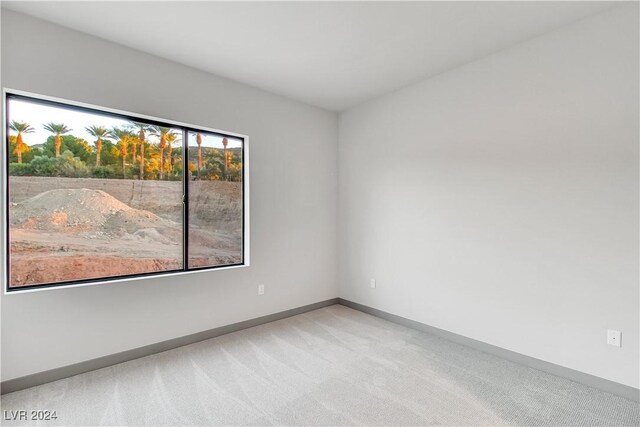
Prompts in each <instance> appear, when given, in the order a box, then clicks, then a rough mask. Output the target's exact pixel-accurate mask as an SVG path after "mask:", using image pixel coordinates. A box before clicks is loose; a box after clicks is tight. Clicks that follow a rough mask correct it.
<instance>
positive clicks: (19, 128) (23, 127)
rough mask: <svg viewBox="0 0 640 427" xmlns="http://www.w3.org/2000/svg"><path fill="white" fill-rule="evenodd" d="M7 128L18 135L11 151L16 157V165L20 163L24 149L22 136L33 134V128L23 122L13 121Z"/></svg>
mask: <svg viewBox="0 0 640 427" xmlns="http://www.w3.org/2000/svg"><path fill="white" fill-rule="evenodd" d="M9 128H10V129H11V130H13V131H15V132H17V133H18V136H17V143H16V148H15V149H14V150H13V152H14V153H15V154H16V156H17V157H18V163H22V153H24V151H25V149H26V145H25V143H24V141H23V140H22V135H23V134H25V133H31V132H33V128H32V127H31V126H30V125H29V124H27V123H25V122H17V121H15V120H12V121H11V124H10V125H9Z"/></svg>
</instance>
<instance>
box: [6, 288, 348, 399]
mask: <svg viewBox="0 0 640 427" xmlns="http://www.w3.org/2000/svg"><path fill="white" fill-rule="evenodd" d="M337 303H338V298H332V299H329V300H326V301H320V302H317V303H314V304H309V305H305V306H303V307H298V308H293V309H291V310H285V311H281V312H279V313H273V314H269V315H267V316H262V317H256V318H255V319H249V320H245V321H243V322H238V323H234V324H232V325H226V326H221V327H219V328H214V329H209V330H207V331H203V332H197V333H195V334H191V335H185V336H183V337H178V338H174V339H170V340H167V341H162V342H159V343H155V344H150V345H146V346H144V347H138V348H134V349H131V350H126V351H123V352H120V353H115V354H110V355H108V356H103V357H98V358H96V359H91V360H86V361H84V362H79V363H75V364H73V365H68V366H63V367H60V368H55V369H51V370H48V371H43V372H38V373H36V374H32V375H27V376H24V377H20V378H14V379H11V380H7V381H3V382H2V383H1V384H0V393H1V394H6V393H11V392H14V391H18V390H24V389H26V388H29V387H34V386H37V385H41V384H45V383H50V382H52V381H57V380H61V379H63V378H68V377H72V376H74V375H79V374H82V373H84V372H89V371H94V370H96V369H101V368H106V367H108V366H112V365H116V364H118V363H123V362H127V361H129V360H133V359H138V358H140V357H145V356H150V355H152V354H156V353H161V352H163V351H167V350H171V349H174V348H177V347H182V346H184V345H188V344H193V343H196V342H198V341H204V340H207V339H210V338H215V337H219V336H220V335H225V334H229V333H231V332H236V331H240V330H242V329H247V328H252V327H254V326H258V325H262V324H265V323H269V322H274V321H276V320H280V319H285V318H287V317H291V316H295V315H297V314H302V313H306V312H307V311H312V310H317V309H319V308H322V307H327V306H329V305H334V304H337Z"/></svg>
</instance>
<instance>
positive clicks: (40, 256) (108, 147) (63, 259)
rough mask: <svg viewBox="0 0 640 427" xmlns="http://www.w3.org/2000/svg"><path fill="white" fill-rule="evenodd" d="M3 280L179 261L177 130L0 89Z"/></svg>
mask: <svg viewBox="0 0 640 427" xmlns="http://www.w3.org/2000/svg"><path fill="white" fill-rule="evenodd" d="M7 120H8V124H9V127H10V132H9V140H8V141H7V143H8V148H9V151H8V153H7V154H8V156H9V168H8V172H9V180H8V189H9V244H10V258H9V272H10V283H9V287H11V288H16V287H21V286H28V285H38V284H53V283H59V282H67V281H77V280H87V279H98V278H109V277H118V276H128V275H135V274H143V273H154V272H161V271H171V270H181V269H182V268H183V261H182V260H183V244H182V242H183V231H182V229H183V228H182V227H183V226H182V224H183V218H182V209H183V207H182V195H183V183H182V165H183V161H182V148H181V147H182V145H181V144H182V142H181V138H182V131H181V130H179V129H172V128H161V127H156V126H150V125H147V124H144V123H135V122H131V121H127V120H125V119H124V118H121V117H120V116H117V115H111V114H108V113H97V112H94V111H93V110H85V109H79V108H67V107H64V106H61V105H57V104H51V103H46V102H42V101H37V100H32V99H30V98H22V97H13V96H11V97H8V98H7Z"/></svg>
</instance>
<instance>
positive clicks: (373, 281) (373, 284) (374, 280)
mask: <svg viewBox="0 0 640 427" xmlns="http://www.w3.org/2000/svg"><path fill="white" fill-rule="evenodd" d="M370 283H371V289H375V288H376V279H371V282H370Z"/></svg>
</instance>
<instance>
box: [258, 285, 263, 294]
mask: <svg viewBox="0 0 640 427" xmlns="http://www.w3.org/2000/svg"><path fill="white" fill-rule="evenodd" d="M258 295H264V285H258Z"/></svg>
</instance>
